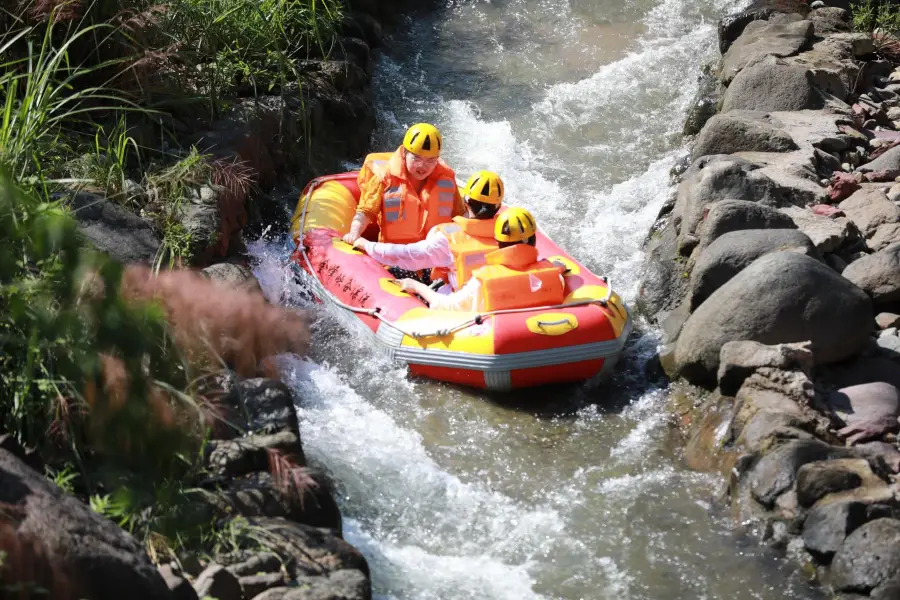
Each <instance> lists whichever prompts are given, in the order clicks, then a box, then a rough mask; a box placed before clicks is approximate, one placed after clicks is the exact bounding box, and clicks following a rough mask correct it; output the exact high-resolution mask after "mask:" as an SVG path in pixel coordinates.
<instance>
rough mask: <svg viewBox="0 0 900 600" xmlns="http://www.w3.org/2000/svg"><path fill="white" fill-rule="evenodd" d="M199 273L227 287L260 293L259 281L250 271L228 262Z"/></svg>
mask: <svg viewBox="0 0 900 600" xmlns="http://www.w3.org/2000/svg"><path fill="white" fill-rule="evenodd" d="M200 272H201V273H203V275H205V276H206V277H208V278H209V279H212V280H214V281H219V282H222V283H223V284H225V285H227V286H229V287H237V288H241V289H246V290H248V291H253V292H259V293H262V288H260V287H259V281H257V280H256V277H254V276H253V273H252V272H251V271H250V269H248V268H247V267H245V266H243V265H239V264H236V263H230V262H223V263H216V264H214V265H210V266H208V267H206V268H205V269H203V270H202V271H200Z"/></svg>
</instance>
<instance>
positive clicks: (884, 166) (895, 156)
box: [856, 146, 900, 177]
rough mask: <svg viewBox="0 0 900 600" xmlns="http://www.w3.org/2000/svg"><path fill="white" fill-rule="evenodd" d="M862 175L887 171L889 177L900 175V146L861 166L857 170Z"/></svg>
mask: <svg viewBox="0 0 900 600" xmlns="http://www.w3.org/2000/svg"><path fill="white" fill-rule="evenodd" d="M856 170H857V171H859V172H860V173H874V172H876V171H887V173H888V175H889V177H897V176H898V175H900V146H895V147H893V148H891V149H890V150H888V151H887V152H885V153H884V154H882V155H881V156H879V157H878V158H876V159H874V160H871V161H869V162H867V163H866V164H864V165H861V166H860V167H858V168H857V169H856Z"/></svg>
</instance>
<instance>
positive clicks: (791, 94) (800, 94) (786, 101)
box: [722, 56, 825, 112]
mask: <svg viewBox="0 0 900 600" xmlns="http://www.w3.org/2000/svg"><path fill="white" fill-rule="evenodd" d="M824 107H825V101H824V99H823V97H822V95H821V93H820V92H819V90H818V89H817V88H816V87H815V86H814V85H813V83H812V82H811V78H810V77H809V76H808V71H807V69H805V68H803V67H800V66H797V65H793V64H790V63H788V62H785V60H784V59H780V58H775V57H773V56H769V57H767V58H764V59H761V60H759V61H757V62H755V63H753V64H752V65H750V66H748V67H746V68H744V69H743V70H742V71H741V72H740V73H738V74H737V75H736V76H735V77H734V79H733V80H732V82H731V85H729V86H728V89H727V90H726V91H725V96H724V97H723V99H722V112H728V111H730V110H759V111H773V110H783V111H796V110H805V109H819V108H824Z"/></svg>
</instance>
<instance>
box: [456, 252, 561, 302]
mask: <svg viewBox="0 0 900 600" xmlns="http://www.w3.org/2000/svg"><path fill="white" fill-rule="evenodd" d="M486 259H487V263H488V264H487V265H485V266H483V267H481V268H480V269H478V270H476V271H475V273H474V274H473V276H474V277H476V278H478V280H479V281H481V303H482V307H483V310H485V311H491V310H507V309H512V308H530V307H537V306H553V305H556V304H562V302H563V300H564V299H565V287H564V286H563V282H562V281H561V278H560V275H561V274H562V272H563V270H564V269H563V268H562V267H558V266H556V265H554V264H553V263H551V262H550V261H548V260H538V252H537V248H535V247H534V246H529V245H528V244H516V245H514V246H507V247H506V248H502V249H500V250H494V251H493V252H491V253H489V254H488V255H487V256H486Z"/></svg>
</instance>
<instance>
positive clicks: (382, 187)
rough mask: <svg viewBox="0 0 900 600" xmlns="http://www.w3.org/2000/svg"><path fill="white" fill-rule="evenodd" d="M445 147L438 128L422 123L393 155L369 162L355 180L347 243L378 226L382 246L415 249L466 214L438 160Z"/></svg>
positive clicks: (375, 155)
mask: <svg viewBox="0 0 900 600" xmlns="http://www.w3.org/2000/svg"><path fill="white" fill-rule="evenodd" d="M442 146H443V139H442V138H441V133H440V132H439V131H438V130H437V128H436V127H435V126H434V125H429V124H427V123H418V124H416V125H413V126H412V127H410V128H409V129H408V130H407V132H406V135H405V136H404V138H403V144H402V145H401V146H400V147H399V148H397V150H396V151H395V152H393V153H389V152H378V153H373V154H369V155H368V156H366V160H365V162H364V163H363V166H362V168H361V169H360V171H359V175H358V176H357V181H358V182H359V189H360V197H359V203H358V205H357V208H356V214H355V215H354V217H353V221H352V222H351V224H350V231H349V232H348V233H347V234H346V235H344V236H343V240H344V241H345V242H346V243H348V244H353V242H355V241H356V240H357V239H359V237H360V236H361V235H362V232H363V231H365V229H366V227H367V226H368V225H369V224H370V223H372V222H375V221H377V222H378V225H379V227H380V234H379V241H382V242H388V243H393V244H411V243H413V242H418V241H420V240H422V239H424V238H425V235H426V234H427V233H428V232H429V231H430V230H431V228H432V227H434V226H435V225H438V224H440V223H448V222H449V221H450V220H451V219H452V218H453V217H455V216H457V215H462V214H464V213H465V211H466V209H465V205H464V204H463V201H462V198H461V197H460V195H459V190H458V189H457V187H456V174H455V173H454V172H453V169H451V168H450V167H448V166H447V164H446V163H444V162H443V161H442V160H441V159H440V155H441V149H442Z"/></svg>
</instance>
